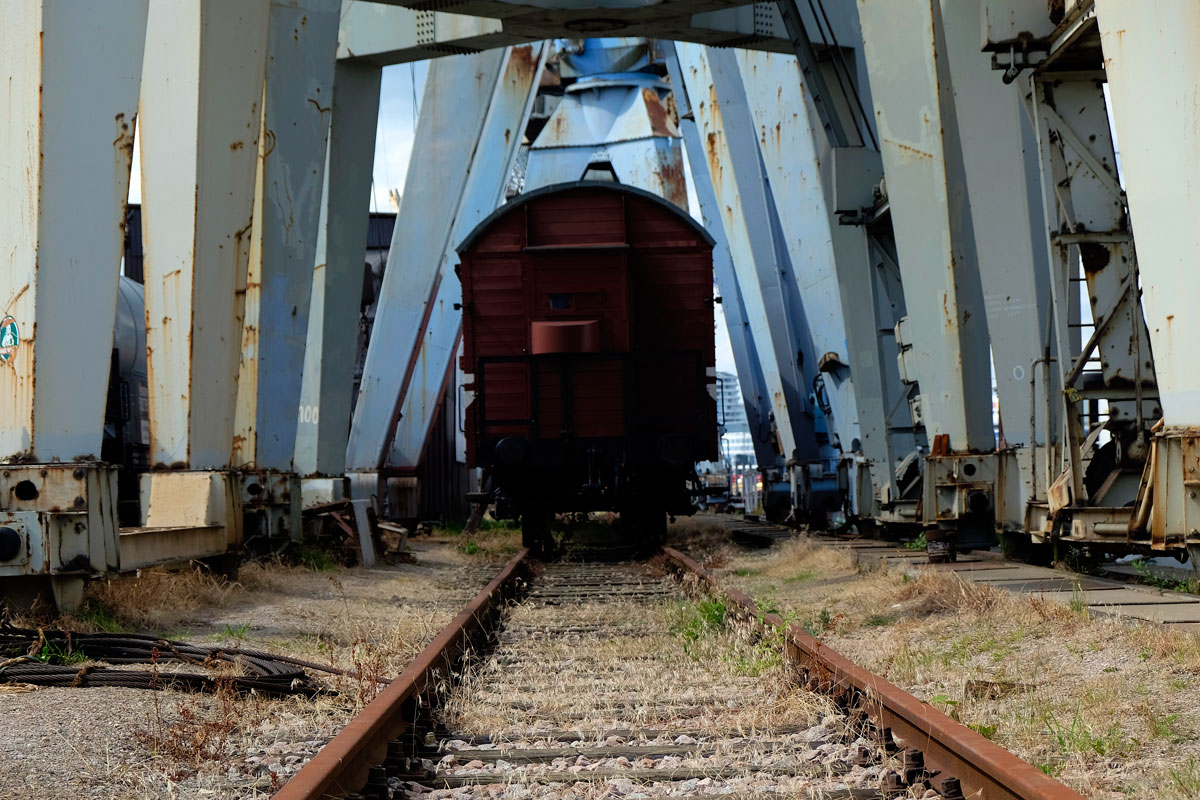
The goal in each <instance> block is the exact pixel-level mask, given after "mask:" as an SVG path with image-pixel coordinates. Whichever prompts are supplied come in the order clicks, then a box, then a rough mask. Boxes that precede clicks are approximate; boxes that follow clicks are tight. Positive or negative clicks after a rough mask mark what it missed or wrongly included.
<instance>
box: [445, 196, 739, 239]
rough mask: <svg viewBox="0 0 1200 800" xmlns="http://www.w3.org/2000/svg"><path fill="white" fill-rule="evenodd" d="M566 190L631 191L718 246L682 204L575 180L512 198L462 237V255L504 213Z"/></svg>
mask: <svg viewBox="0 0 1200 800" xmlns="http://www.w3.org/2000/svg"><path fill="white" fill-rule="evenodd" d="M567 189H604V190H606V191H610V192H623V193H625V194H632V195H636V196H638V197H641V198H644V199H645V200H648V201H649V202H651V203H654V204H656V205H659V206H662V207H663V208H664V209H666V210H667V211H670V212H671V213H672V214H673V215H675V216H676V217H678V218H679V219H681V220H683V221H684V222H686V223H687V224H688V225H690V226H691V227H692V229H693V230H694V231H695V232H696V234H697V235H698V236H700V238H701V239H703V240H704V242H705V243H706V244H708V246H709V247H714V246H716V240H715V239H713V237H712V236H711V235H710V234H709V232H708V231H707V230H705V229H704V226H703V225H701V224H700V223H699V222H697V221H696V219H695V218H694V217H693V216H692V215H691V214H688V213H687V212H686V211H684V210H683V209H681V208H680V207H679V206H677V205H675V204H674V203H672V202H669V201H667V200H664V199H663V198H661V197H659V196H658V195H656V194H654V193H653V192H647V191H646V190H645V189H639V188H637V187H636V186H630V185H628V184H625V183H615V182H613V181H572V182H569V183H555V184H551V185H550V186H543V187H541V188H540V189H534V190H533V191H532V192H523V193H521V194H519V195H517V196H516V197H513V198H511V199H510V200H509V201H508V202H507V203H505V204H504V205H502V206H500V207H499V208H497V209H496V210H495V211H493V212H492V213H491V214H488V215H487V216H486V217H485V218H484V219H483V221H482V222H480V223H479V224H478V225H476V226H475V229H474V230H472V231H471V232H470V233H469V234H467V237H466V238H465V239H463V240H462V242H461V243H459V245H458V247H457V248H456V250H457V251H458V252H459V253H460V254H461V253H464V252H466V251H467V250H469V249H470V248H471V245H473V244H475V240H476V239H478V238H479V237H480V236H482V235H483V233H484V232H485V231H487V229H488V228H490V227H491V226H492V223H494V222H495V221H496V220H498V219H500V218H501V217H503V216H504V215H506V214H509V213H511V212H513V211H516V210H517V209H518V208H520V207H521V206H523V205H524V204H526V203H528V202H530V201H531V200H536V199H537V198H539V197H542V196H544V195H548V194H553V193H555V192H561V191H564V190H567Z"/></svg>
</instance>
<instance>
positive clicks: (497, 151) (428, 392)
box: [385, 43, 549, 468]
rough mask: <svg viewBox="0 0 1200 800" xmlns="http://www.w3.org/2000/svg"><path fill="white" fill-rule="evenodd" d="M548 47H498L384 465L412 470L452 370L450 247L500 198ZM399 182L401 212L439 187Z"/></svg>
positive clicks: (455, 284) (454, 331)
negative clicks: (496, 68)
mask: <svg viewBox="0 0 1200 800" xmlns="http://www.w3.org/2000/svg"><path fill="white" fill-rule="evenodd" d="M548 49H549V47H548V45H545V44H542V43H539V44H531V45H521V46H520V47H510V48H507V49H506V51H505V54H504V69H503V71H502V72H501V74H500V79H499V81H498V82H497V84H496V87H495V91H494V92H493V93H492V97H491V99H490V105H489V108H488V113H487V118H486V119H485V120H484V123H483V129H482V131H481V132H480V136H479V144H478V145H477V146H476V148H475V151H474V155H473V157H472V159H471V164H470V172H469V174H468V177H467V183H466V186H465V188H464V190H463V197H462V202H461V204H460V205H459V207H458V210H457V212H456V213H455V214H454V220H453V225H452V227H451V229H450V235H449V238H448V239H447V241H446V242H445V251H444V252H443V254H442V256H441V262H440V267H441V275H440V278H439V283H438V290H437V295H436V296H435V298H434V301H433V306H432V308H431V309H430V311H429V321H428V323H427V324H426V326H425V330H424V331H422V334H421V340H420V343H419V346H418V351H417V361H416V364H415V366H414V368H413V371H412V377H411V379H410V380H409V384H408V386H407V387H404V390H403V392H404V395H403V396H404V399H403V401H402V404H401V407H400V418H399V420H398V421H397V422H396V430H395V434H394V439H393V445H392V449H391V458H390V461H389V463H390V466H393V467H400V468H415V467H417V466H418V465H419V464H420V461H421V453H422V451H423V450H424V449H425V442H426V440H427V439H428V438H429V433H430V431H431V429H432V428H433V423H434V418H435V417H436V415H437V410H438V406H439V404H440V403H441V399H442V395H443V393H444V391H445V388H446V385H447V381H449V379H450V376H451V366H452V365H453V360H454V354H455V353H456V352H457V351H458V343H459V338H460V336H461V333H462V312H461V311H460V310H459V309H457V308H455V306H456V305H457V304H458V303H459V302H460V301H461V300H462V285H461V284H460V283H459V280H458V275H457V274H455V271H454V270H455V267H457V265H458V253H457V251H456V250H455V248H456V247H457V246H458V243H459V242H461V241H462V240H463V239H464V238H466V236H467V234H469V233H470V232H471V231H472V230H474V229H475V226H476V225H478V224H479V223H480V222H482V221H483V219H484V217H486V216H487V215H488V214H490V213H492V212H493V211H495V210H496V208H497V207H499V206H500V205H501V204H503V202H504V193H505V189H506V188H507V185H508V177H509V175H510V174H511V173H512V167H513V163H514V162H515V161H516V158H517V151H518V149H519V148H520V146H521V143H522V141H523V140H524V136H523V135H522V134H520V133H517V132H519V131H524V130H525V127H526V125H527V124H528V121H529V112H530V110H531V109H532V108H533V101H534V98H535V97H537V88H538V78H539V77H540V76H541V73H542V67H543V65H544V64H545V61H546V54H547V51H548ZM422 156H423V154H422V153H419V152H417V151H416V150H414V151H413V159H412V160H411V161H410V162H409V163H410V164H415V163H416V161H417V160H418V159H419V158H421V157H422ZM411 171H412V170H411V168H410V173H411ZM404 187H405V197H406V198H407V200H403V201H402V202H401V206H400V214H401V215H404V214H417V213H419V212H418V211H417V210H416V208H417V207H420V206H421V205H422V204H423V203H424V202H425V198H427V197H428V196H429V195H430V194H432V193H435V192H437V191H438V188H439V187H438V186H437V185H421V184H416V183H412V182H410V181H407V180H406V181H405V183H404ZM410 189H411V190H412V191H411V193H410V192H409V190H410ZM385 280H386V273H385Z"/></svg>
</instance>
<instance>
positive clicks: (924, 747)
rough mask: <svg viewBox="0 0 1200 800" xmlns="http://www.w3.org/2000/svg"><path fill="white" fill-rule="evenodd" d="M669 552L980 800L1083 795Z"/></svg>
mask: <svg viewBox="0 0 1200 800" xmlns="http://www.w3.org/2000/svg"><path fill="white" fill-rule="evenodd" d="M663 551H664V552H665V553H666V554H667V557H668V558H669V559H670V560H671V561H672V562H673V563H674V564H675V565H676V566H677V567H679V568H680V569H682V570H684V571H686V572H688V573H691V574H693V575H695V576H697V577H698V578H699V579H700V580H701V581H702V582H703V583H704V584H706V585H707V586H708V588H710V589H711V590H713V591H714V592H717V593H719V594H721V595H723V596H724V597H725V599H726V600H727V601H728V603H729V605H730V606H731V607H732V608H734V609H735V613H737V614H739V615H740V616H743V617H746V618H748V619H752V620H760V621H761V624H763V625H769V626H771V627H772V628H778V629H781V630H783V631H785V632H786V635H787V658H788V660H789V661H790V662H791V663H792V664H793V665H794V666H795V667H796V668H797V669H798V670H800V671H801V672H802V673H805V675H806V677H807V678H808V679H809V681H810V682H812V681H815V682H816V683H817V684H818V685H819V687H820V688H821V689H822V690H823V691H826V692H829V693H832V694H836V695H845V696H847V697H848V698H851V699H855V700H858V701H861V702H860V703H852V704H851V705H852V706H853V705H861V706H862V707H863V708H864V709H865V710H866V711H867V713H868V714H869V715H871V716H872V717H874V721H875V724H876V725H877V726H878V727H879V728H881V729H882V728H890V729H891V730H892V732H893V733H894V734H895V736H896V738H898V739H899V740H901V741H902V742H903V743H904V746H905V747H909V748H912V747H915V748H917V749H919V750H921V751H922V752H923V753H924V756H925V768H926V769H927V770H928V771H929V772H930V773H937V774H938V775H940V776H941V777H954V778H957V779H958V780H959V781H960V782H961V784H962V793H963V795H964V796H965V797H968V798H972V800H1083V795H1081V794H1079V793H1077V792H1075V791H1074V790H1073V789H1071V788H1069V787H1067V786H1064V785H1063V784H1061V783H1059V782H1058V781H1056V780H1054V779H1053V778H1051V777H1050V776H1049V775H1046V774H1045V773H1044V772H1042V771H1041V770H1040V769H1038V768H1037V767H1035V766H1033V765H1032V764H1030V763H1028V762H1025V761H1022V760H1021V759H1019V758H1017V757H1016V756H1015V755H1013V754H1012V753H1010V752H1009V751H1007V750H1005V749H1004V748H1003V747H1001V746H1000V745H998V744H995V743H994V742H992V741H989V740H988V739H986V738H984V737H983V736H982V735H980V734H979V733H976V732H975V731H973V730H971V729H970V728H968V727H966V726H965V725H963V724H962V723H960V722H956V721H954V720H952V719H951V718H950V717H948V716H946V715H945V714H943V713H942V712H941V711H938V710H937V709H936V708H934V707H933V706H931V705H929V703H926V702H923V701H922V700H918V699H917V698H916V697H914V696H912V695H911V694H909V693H908V692H905V691H904V690H902V689H900V688H899V687H897V686H894V685H892V684H890V683H888V682H887V681H885V680H884V679H883V678H880V677H879V676H877V675H873V674H871V673H870V672H868V671H867V670H865V669H863V668H862V667H859V666H857V665H855V664H854V663H852V662H851V661H850V660H849V659H847V658H846V657H845V656H843V655H841V654H840V653H838V652H836V651H835V650H833V648H830V647H827V646H825V645H824V644H822V643H821V642H820V641H818V640H817V639H815V638H814V637H812V636H810V635H808V634H807V633H805V632H804V631H803V630H801V629H800V628H799V627H798V626H796V625H792V624H789V623H786V622H784V620H783V619H782V618H781V617H780V616H779V615H778V614H762V613H761V612H760V611H759V608H758V606H757V605H756V604H755V602H754V601H753V600H752V599H750V597H749V596H748V595H746V594H745V593H743V592H741V591H739V590H737V589H733V588H727V587H724V586H722V585H721V583H720V581H718V580H717V578H716V576H715V575H713V574H712V573H711V572H709V571H708V570H707V569H705V568H704V567H702V566H701V565H700V564H699V563H697V562H696V561H695V560H693V559H691V558H689V557H688V556H687V555H685V554H684V553H681V552H680V551H678V550H676V549H675V548H673V547H664V548H663Z"/></svg>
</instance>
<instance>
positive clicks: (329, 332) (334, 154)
mask: <svg viewBox="0 0 1200 800" xmlns="http://www.w3.org/2000/svg"><path fill="white" fill-rule="evenodd" d="M381 77H382V69H381V68H380V67H376V66H373V65H371V64H352V63H347V62H338V64H337V66H336V67H335V69H334V79H333V103H332V122H331V124H330V130H329V148H328V151H329V155H328V157H327V158H326V163H325V185H324V191H323V194H322V203H321V210H320V223H319V225H318V226H317V241H316V264H315V266H314V267H313V271H312V300H311V302H310V305H309V316H308V336H307V345H306V348H305V351H304V379H303V385H302V387H301V390H300V407H299V418H300V419H299V423H298V424H297V433H296V456H295V469H296V472H297V473H299V474H300V475H302V476H318V475H329V476H332V475H341V474H342V473H344V472H345V470H346V437H347V432H348V431H349V430H350V403H351V400H352V399H353V380H354V358H355V353H356V349H357V347H358V317H359V304H360V302H361V300H362V274H363V263H364V260H365V258H366V250H367V227H368V224H369V219H370V207H371V172H372V168H373V164H374V156H375V135H376V127H377V124H378V118H379V86H380V80H381Z"/></svg>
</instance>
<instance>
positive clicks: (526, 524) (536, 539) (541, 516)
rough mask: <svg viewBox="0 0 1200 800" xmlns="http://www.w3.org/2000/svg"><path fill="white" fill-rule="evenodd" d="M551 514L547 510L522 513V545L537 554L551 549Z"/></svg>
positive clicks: (543, 553)
mask: <svg viewBox="0 0 1200 800" xmlns="http://www.w3.org/2000/svg"><path fill="white" fill-rule="evenodd" d="M551 518H552V517H551V515H550V514H549V513H547V512H545V511H527V512H525V513H524V514H522V515H521V545H522V546H524V547H527V548H529V552H530V553H531V554H532V555H535V556H542V555H545V554H546V553H547V551H548V550H549V549H550V520H551Z"/></svg>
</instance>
